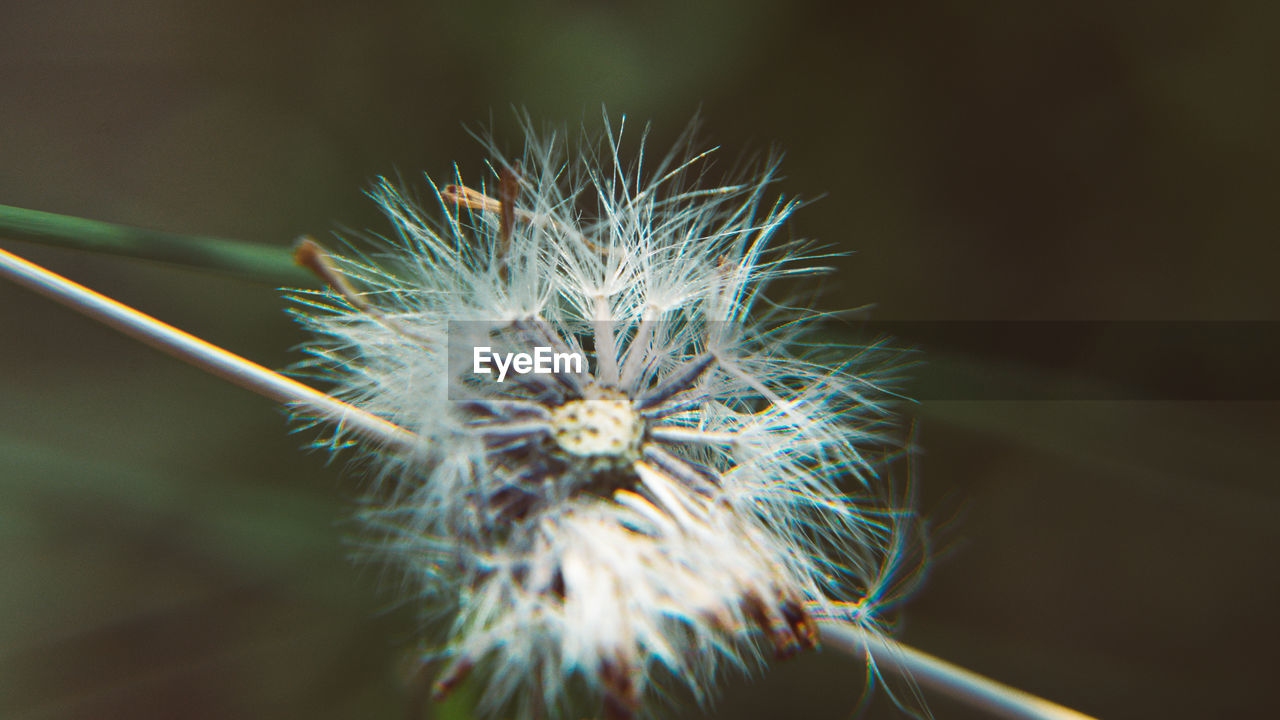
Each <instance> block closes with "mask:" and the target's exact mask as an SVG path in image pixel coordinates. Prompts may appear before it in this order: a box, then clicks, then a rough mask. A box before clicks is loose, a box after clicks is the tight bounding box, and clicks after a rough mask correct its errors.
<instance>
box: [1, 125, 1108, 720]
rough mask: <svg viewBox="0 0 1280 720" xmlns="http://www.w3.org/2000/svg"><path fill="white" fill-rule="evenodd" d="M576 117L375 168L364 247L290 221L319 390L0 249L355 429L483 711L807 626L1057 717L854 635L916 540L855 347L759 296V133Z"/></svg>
mask: <svg viewBox="0 0 1280 720" xmlns="http://www.w3.org/2000/svg"><path fill="white" fill-rule="evenodd" d="M605 124H606V133H605V135H604V136H603V139H602V140H601V141H599V142H598V143H596V144H590V143H587V144H583V145H582V146H580V147H578V148H577V149H574V148H571V147H570V146H569V145H568V143H567V142H566V141H565V139H564V138H563V137H562V136H561V135H560V134H557V133H554V132H543V133H538V132H535V131H534V130H533V129H532V127H531V124H530V123H529V122H528V121H527V120H525V122H524V130H525V133H526V137H525V149H524V152H523V153H522V155H521V156H520V157H518V158H512V159H507V158H504V157H503V156H502V155H501V154H500V153H497V152H496V151H495V152H494V160H493V165H492V168H493V175H494V176H495V177H496V178H497V182H496V183H493V182H490V183H487V184H486V183H482V184H481V185H480V187H479V189H473V188H471V187H468V186H467V185H465V184H464V183H463V182H462V179H461V177H458V178H456V180H455V182H454V183H452V184H448V185H444V186H438V185H435V184H432V185H431V190H432V192H431V194H430V196H429V201H428V202H427V203H417V202H414V201H411V200H410V199H408V198H406V197H405V195H404V194H403V192H402V191H401V190H400V189H398V188H396V187H395V186H393V185H391V184H389V183H387V182H380V183H379V184H378V185H377V186H376V187H375V189H374V190H373V191H372V193H371V195H372V196H373V198H374V199H375V200H376V201H377V202H378V203H379V205H380V206H381V208H382V209H383V211H384V212H385V213H386V215H387V216H388V218H389V219H390V220H391V222H392V224H393V225H394V228H395V236H394V238H393V239H390V240H387V241H386V242H385V243H384V244H383V247H382V248H381V250H380V251H379V252H378V253H377V254H374V255H365V254H360V253H357V252H355V251H352V252H350V253H346V254H345V255H330V254H328V253H327V252H325V251H324V250H322V249H321V248H320V247H319V246H318V245H317V244H315V243H314V242H312V241H305V242H303V243H302V244H301V245H300V246H299V248H298V251H297V256H296V257H297V260H298V261H299V262H300V263H301V264H303V265H305V266H307V267H308V268H310V269H311V270H313V271H314V272H315V273H316V274H318V275H319V276H320V277H321V278H323V279H324V280H325V281H326V282H327V284H328V285H329V290H327V291H325V292H305V291H297V292H296V293H294V295H293V297H294V298H295V300H296V302H297V307H296V309H295V312H296V314H297V315H298V317H299V318H300V319H301V320H302V321H303V322H304V323H305V324H306V325H308V326H309V327H310V328H312V329H313V330H314V331H315V332H316V338H317V339H316V340H315V341H314V342H313V343H311V344H310V345H309V346H308V347H307V352H308V353H309V358H310V359H309V360H308V361H306V362H305V363H303V365H302V366H301V367H300V369H299V372H300V374H303V375H310V376H314V377H319V378H321V379H323V380H325V381H326V382H329V383H330V384H331V385H333V386H334V391H333V394H332V395H330V394H325V393H321V392H318V391H316V390H314V389H312V388H310V387H308V386H306V385H303V384H302V383H300V382H298V381H296V380H292V379H289V378H286V377H284V376H281V375H279V374H277V373H274V372H272V371H270V370H267V369H266V368H263V367H261V366H259V365H256V364H254V363H252V362H250V361H248V360H245V359H243V358H240V357H238V356H235V355H233V354H231V353H228V352H227V351H225V350H222V349H220V348H217V347H215V346H212V345H210V344H208V343H205V342H204V341H201V340H199V339H198V338H195V337H192V336H190V335H188V334H186V333H183V332H182V331H180V330H178V329H176V328H173V327H171V326H168V325H165V324H164V323H162V322H160V321H158V320H156V319H154V318H151V317H149V316H146V315H144V314H142V313H140V312H138V311H136V310H134V309H132V308H129V307H127V306H124V305H121V304H120V303H118V302H116V301H114V300H112V299H110V298H107V297H104V296H102V295H99V294H97V293H95V292H93V291H92V290H89V289H87V288H84V287H82V286H79V285H77V284H75V283H74V282H72V281H70V280H67V279H66V278H63V277H61V276H58V275H56V274H54V273H52V272H50V271H48V270H45V269H44V268H41V267H39V266H36V265H33V264H31V263H29V262H27V261H25V260H22V259H21V258H18V257H16V256H14V255H12V254H10V253H7V252H5V251H3V250H0V274H3V275H5V276H6V277H8V278H10V279H12V280H14V281H16V282H19V283H21V284H23V285H26V286H27V287H30V288H31V289H33V290H35V291H37V292H40V293H42V294H45V295H48V296H50V297H52V298H54V299H56V300H58V301H60V302H63V303H66V304H68V305H69V306H71V307H73V308H75V309H76V310H78V311H81V312H83V313H85V314H88V315H90V316H93V317H95V318H97V319H99V320H101V321H103V322H106V323H108V324H110V325H112V326H114V327H116V328H118V329H120V330H122V331H123V332H126V333H128V334H130V335H133V336H135V337H137V338H139V339H140V340H142V341H144V342H147V343H149V344H151V345H153V346H156V347H158V348H160V349H162V350H164V351H166V352H169V353H172V354H174V355H176V356H178V357H181V358H183V359H185V360H188V361H190V362H192V363H194V364H197V365H199V366H201V367H203V368H205V369H207V370H210V371H212V372H214V373H216V374H219V375H220V376H222V377H225V378H227V379H229V380H231V381H233V382H235V383H238V384H240V385H243V386H245V387H248V388H250V389H252V390H254V391H256V392H259V393H261V394H263V395H266V396H268V397H270V398H273V399H275V400H277V401H280V402H283V403H286V404H288V405H289V406H290V407H291V408H292V409H293V410H294V411H295V413H296V414H297V415H298V416H299V417H303V418H309V419H310V420H311V421H314V423H315V424H326V425H328V426H329V427H331V428H332V433H331V434H329V435H328V436H327V437H326V438H325V439H324V440H322V441H320V442H319V443H318V444H321V445H327V446H331V447H334V448H339V447H345V446H348V445H357V446H359V447H361V448H363V450H364V451H365V452H366V454H367V458H368V460H369V461H370V463H371V464H372V466H373V467H374V469H375V472H374V474H373V480H372V482H371V484H370V488H369V493H368V497H367V500H366V501H365V503H364V504H363V506H362V508H361V510H360V517H361V518H362V519H363V520H364V521H365V525H366V526H367V528H368V530H369V533H370V535H371V537H372V541H371V546H372V547H373V548H375V549H376V550H377V551H378V553H379V554H380V555H381V556H382V557H384V558H386V559H388V560H389V561H390V562H391V563H392V564H394V565H395V566H397V567H398V568H399V569H400V571H401V572H402V573H403V574H404V576H405V577H406V578H407V579H408V582H409V585H410V587H412V589H413V593H412V594H411V597H412V600H411V602H412V603H413V604H414V605H416V606H417V607H419V608H420V609H421V610H422V611H423V613H424V615H428V616H433V617H443V618H446V619H447V621H448V622H447V623H446V628H447V629H446V630H445V632H444V634H443V635H442V636H441V637H439V638H435V639H433V640H432V641H431V643H430V645H429V646H428V649H427V650H426V651H425V653H424V657H423V660H424V661H439V662H440V663H442V664H443V667H444V669H443V671H442V672H441V673H440V675H439V680H438V682H437V683H436V686H435V690H436V695H437V696H444V695H447V694H448V693H449V691H450V690H451V689H452V688H453V687H455V686H456V685H457V684H459V683H461V682H463V681H464V679H465V678H467V677H468V676H469V675H471V676H473V678H474V680H475V681H477V682H478V683H480V684H481V686H482V688H483V691H482V695H481V697H482V703H481V704H482V708H481V709H482V710H486V711H488V712H489V713H491V714H496V713H500V712H505V711H507V710H510V709H515V710H516V711H518V712H521V713H523V714H525V715H532V716H538V717H541V716H544V715H546V714H548V713H550V714H553V715H564V716H570V717H576V715H568V714H567V713H569V712H572V711H576V710H577V709H578V708H579V707H580V705H581V701H584V700H585V703H586V706H587V708H588V709H587V712H592V713H599V714H602V715H603V716H604V717H606V718H613V719H622V718H632V717H637V716H644V715H648V716H654V715H656V714H657V712H658V709H659V708H660V707H661V705H662V703H663V702H665V701H667V700H668V699H669V698H671V697H673V694H672V692H671V691H672V690H677V689H679V688H683V689H684V691H685V693H686V694H689V695H691V696H692V697H693V698H694V699H696V700H698V701H706V700H708V699H709V698H710V697H711V696H712V695H713V689H714V686H715V681H716V678H717V677H718V675H719V674H720V672H721V670H722V669H724V668H729V669H749V668H751V667H754V666H757V665H759V664H761V663H762V662H764V661H766V660H767V659H768V658H769V656H774V657H779V658H785V657H789V656H791V655H793V654H795V653H797V652H799V651H802V650H805V649H808V648H813V647H815V646H817V645H818V644H819V642H822V641H825V642H827V643H828V644H830V645H832V646H835V647H838V648H841V649H844V650H846V651H850V652H855V653H859V654H862V655H864V656H865V657H866V659H867V665H868V678H869V679H875V678H880V677H882V676H883V674H884V673H886V672H892V673H895V674H900V675H903V676H906V677H908V678H909V679H912V678H913V679H915V680H918V681H919V682H920V683H921V685H927V686H929V687H933V688H936V689H938V690H940V691H942V692H945V693H947V694H950V695H953V696H955V697H957V698H959V699H961V700H963V701H965V702H968V703H969V704H972V705H975V706H978V707H981V708H983V709H985V710H987V711H990V712H991V713H993V714H998V715H1002V716H1006V717H1016V718H1076V719H1079V718H1084V717H1085V716H1083V715H1080V714H1079V713H1076V712H1074V711H1071V710H1068V709H1066V708H1063V707H1061V706H1058V705H1055V704H1053V703H1051V702H1048V701H1046V700H1042V699H1040V698H1036V697H1034V696H1031V695H1027V694H1026V693H1022V692H1020V691H1018V690H1015V689H1013V688H1009V687H1007V686H1003V685H1000V684H999V683H996V682H994V681H992V680H989V679H986V678H983V677H981V676H977V675H975V674H973V673H971V672H968V671H966V670H964V669H962V668H959V667H956V666H954V665H951V664H949V663H946V662H944V661H942V660H939V659H937V658H934V657H932V656H929V655H926V654H924V653H921V652H919V651H917V650H914V649H912V648H909V647H907V646H905V645H901V644H898V643H895V642H893V641H891V640H889V639H888V638H887V637H885V635H884V633H883V631H884V630H885V629H886V625H885V620H884V613H885V611H886V610H887V609H889V608H890V607H891V606H893V605H894V604H895V603H896V602H898V601H899V600H901V599H902V598H903V597H904V596H905V594H906V593H907V592H908V591H909V590H910V589H911V587H912V584H913V582H914V581H916V580H917V579H918V578H919V576H920V570H921V562H920V559H919V558H920V557H921V555H920V553H919V552H917V551H918V550H919V548H918V547H917V546H916V545H915V541H916V538H917V536H918V531H919V524H918V522H917V521H916V518H915V514H914V512H913V511H912V509H911V508H910V507H909V505H908V504H907V503H906V502H905V500H904V498H905V496H906V495H907V494H906V493H901V492H898V493H895V492H893V491H892V489H891V488H890V487H889V486H888V484H887V483H885V482H884V480H883V479H882V477H881V473H879V472H878V460H879V459H880V458H882V457H884V456H885V455H886V454H889V453H891V452H892V448H893V447H894V446H893V444H892V441H891V438H892V432H891V427H892V422H891V421H892V419H893V418H892V414H891V412H890V410H891V401H892V400H893V399H894V398H893V395H892V393H891V392H889V391H887V390H886V388H887V387H888V383H889V382H890V381H891V379H892V373H891V372H890V371H889V369H888V367H887V366H885V365H884V364H883V363H882V361H881V359H880V358H879V356H878V355H877V353H876V352H874V350H873V349H868V348H842V349H838V350H842V352H837V353H835V354H836V355H838V356H840V357H839V360H838V362H836V363H834V364H832V363H829V362H820V361H819V359H818V356H817V355H816V354H815V353H814V352H813V350H814V349H815V347H814V346H815V344H816V345H822V343H819V342H817V341H816V340H815V339H814V338H813V337H812V332H813V330H814V329H816V327H817V324H818V323H819V321H820V320H821V319H822V318H823V315H822V314H821V313H818V312H816V311H813V310H808V309H805V308H804V307H803V306H798V305H796V304H794V303H793V304H782V303H779V302H778V301H777V300H776V299H774V300H770V299H767V298H766V295H765V290H766V288H767V286H769V285H770V283H771V282H773V281H775V280H777V279H780V278H795V277H804V276H808V275H812V274H816V273H820V272H823V270H824V269H823V268H822V267H821V266H820V263H821V261H822V259H823V255H822V253H821V252H820V251H819V250H817V249H815V248H813V247H812V246H810V245H807V244H805V243H800V242H795V241H781V240H780V239H779V237H778V236H779V235H780V232H779V231H780V229H781V228H782V227H783V225H784V223H785V221H786V219H787V218H788V216H789V214H790V213H791V212H792V210H794V209H795V207H796V205H795V203H794V202H783V201H781V200H773V199H771V187H772V183H773V178H774V172H775V168H776V163H766V164H765V165H764V166H763V167H762V169H761V170H760V171H759V172H757V173H756V174H754V175H748V176H742V177H741V179H739V180H737V181H733V182H731V183H730V184H723V185H709V184H708V183H707V177H708V167H707V166H708V163H709V159H710V157H711V154H710V152H702V153H696V152H693V151H692V150H691V147H692V143H691V140H690V135H689V134H686V136H684V138H682V140H681V142H680V143H678V144H677V147H676V149H675V150H674V151H672V152H671V153H669V154H667V155H665V156H664V157H663V158H662V159H661V160H659V161H658V162H657V163H656V165H655V166H654V167H653V168H652V169H646V168H645V164H644V158H643V145H644V138H643V137H642V138H641V141H640V143H639V144H640V148H639V150H638V152H637V156H636V160H635V162H634V163H629V162H627V161H626V159H625V157H624V153H623V151H622V149H621V148H622V139H623V136H624V133H623V129H622V127H619V128H618V130H617V132H616V133H615V132H614V131H613V129H612V128H611V127H610V126H609V122H608V119H607V118H606V120H605ZM491 149H492V147H491ZM487 185H493V186H494V187H492V188H489V187H487ZM30 217H32V218H36V219H37V220H40V221H41V222H45V221H47V220H48V218H50V217H54V216H47V215H42V214H31V215H30ZM26 218H27V216H25V215H24V216H23V219H26ZM55 219H56V218H55ZM86 223H87V224H88V225H96V224H94V223H89V222H88V221H76V222H71V223H66V226H67V227H71V228H75V229H76V232H88V231H87V230H85V227H86ZM103 229H104V228H98V230H99V231H102V230H103ZM105 229H106V230H109V231H110V232H111V233H112V234H114V235H118V234H120V231H121V230H122V229H121V228H105ZM71 240H72V241H73V242H74V241H76V238H74V237H73V238H71ZM825 355H826V356H830V355H832V353H829V352H828V353H825ZM575 359H576V360H580V362H570V361H571V360H575ZM544 360H545V361H547V363H544V362H543V361H544ZM561 360H563V361H564V362H563V363H561V362H560V361H561ZM490 362H492V366H490V365H489V364H488V363H490ZM495 369H496V370H499V371H500V372H498V373H495V372H493V370H495ZM486 370H489V372H485V371H486Z"/></svg>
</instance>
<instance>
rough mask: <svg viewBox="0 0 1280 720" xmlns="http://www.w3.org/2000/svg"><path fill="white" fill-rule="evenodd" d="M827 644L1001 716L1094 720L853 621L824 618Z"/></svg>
mask: <svg viewBox="0 0 1280 720" xmlns="http://www.w3.org/2000/svg"><path fill="white" fill-rule="evenodd" d="M819 629H820V630H821V633H822V641H823V644H824V645H826V646H828V647H834V648H838V649H840V650H843V651H844V652H846V653H849V654H851V655H865V656H869V657H870V659H871V660H872V661H874V662H875V664H876V666H877V667H878V668H879V669H881V670H891V671H893V672H895V673H897V674H900V675H903V676H905V677H908V678H910V679H911V680H913V681H915V682H917V683H919V684H920V686H921V687H927V688H931V689H933V690H936V691H937V692H940V693H942V694H944V695H948V696H950V697H951V698H954V699H956V700H959V701H960V702H963V703H965V704H967V705H971V706H973V707H975V708H978V709H980V710H983V711H985V712H988V713H990V714H991V715H993V716H996V717H1002V718H1011V719H1012V720H1093V719H1092V718H1090V717H1089V716H1088V715H1084V714H1082V713H1079V712H1076V711H1075V710H1072V709H1070V708H1067V707H1063V706H1062V705H1059V704H1057V703H1054V702H1050V701H1048V700H1045V699H1044V698H1041V697H1037V696H1035V695H1032V694H1030V693H1027V692H1023V691H1022V690H1018V689H1017V688H1012V687H1009V686H1008V685H1005V684H1003V683H1000V682H996V681H995V680H992V679H991V678H987V677H983V676H982V675H979V674H977V673H975V672H972V671H969V670H966V669H964V668H962V667H960V666H958V665H953V664H951V663H949V662H947V661H946V660H943V659H941V658H937V657H934V656H933V655H930V654H928V653H925V652H921V651H919V650H916V649H915V648H913V647H911V646H909V645H903V644H902V643H900V642H897V641H894V640H890V639H889V638H886V637H882V636H879V635H876V634H874V633H871V632H868V631H866V630H864V629H862V628H861V627H858V626H856V625H853V624H851V623H848V622H840V621H836V620H823V621H820V622H819Z"/></svg>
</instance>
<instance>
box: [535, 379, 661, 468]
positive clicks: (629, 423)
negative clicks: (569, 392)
mask: <svg viewBox="0 0 1280 720" xmlns="http://www.w3.org/2000/svg"><path fill="white" fill-rule="evenodd" d="M551 424H552V426H553V428H554V432H555V439H556V443H557V444H558V445H559V446H560V448H561V449H563V450H564V451H565V452H567V453H570V454H573V455H578V456H580V457H586V458H617V459H619V460H626V459H630V458H633V457H635V456H636V454H637V453H638V452H639V449H640V440H641V438H642V436H643V435H644V421H643V420H642V419H641V418H640V416H639V415H638V414H637V413H636V411H635V409H634V408H633V407H632V405H631V401H630V400H628V399H627V398H626V397H625V396H623V395H621V394H617V395H614V394H610V395H608V396H605V397H601V398H587V399H583V400H571V401H569V402H567V403H565V404H564V405H561V406H560V407H557V408H554V409H553V410H552V411H551Z"/></svg>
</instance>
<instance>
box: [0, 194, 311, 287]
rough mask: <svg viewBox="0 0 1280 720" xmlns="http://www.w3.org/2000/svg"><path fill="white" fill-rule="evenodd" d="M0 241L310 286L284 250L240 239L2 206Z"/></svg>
mask: <svg viewBox="0 0 1280 720" xmlns="http://www.w3.org/2000/svg"><path fill="white" fill-rule="evenodd" d="M0 236H3V237H5V238H9V239H13V240H23V241H27V242H34V243H40V244H43V245H55V246H58V247H66V248H72V249H76V250H89V251H92V252H103V253H111V254H114V255H124V256H126V257H135V258H143V259H146V260H158V261H160V262H167V263H174V264H177V265H185V266H187V267H194V268H199V269H201V270H215V271H220V272H225V273H230V274H233V275H236V276H239V277H243V278H247V279H250V280H255V281H258V282H268V283H271V284H274V285H303V286H305V285H310V284H312V282H313V279H312V278H311V276H310V275H309V274H307V272H306V271H305V270H303V269H302V268H299V267H297V266H296V265H294V264H293V261H292V260H291V259H290V258H289V252H288V251H287V250H285V249H284V248H278V247H274V246H271V245H260V244H256V243H248V242H244V241H240V240H227V239H224V238H215V237H202V236H198V235H179V234H176V233H168V232H162V231H159V230H148V229H145V228H137V227H130V226H128V225H116V224H114V223H107V222H100V221H98V220H86V219H84V218H78V217H71V216H68V215H57V214H55V213H48V212H41V211H39V210H27V209H25V208H16V207H10V206H8V205H0Z"/></svg>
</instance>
